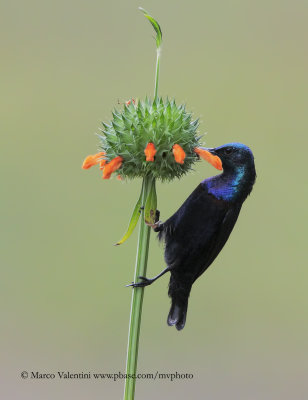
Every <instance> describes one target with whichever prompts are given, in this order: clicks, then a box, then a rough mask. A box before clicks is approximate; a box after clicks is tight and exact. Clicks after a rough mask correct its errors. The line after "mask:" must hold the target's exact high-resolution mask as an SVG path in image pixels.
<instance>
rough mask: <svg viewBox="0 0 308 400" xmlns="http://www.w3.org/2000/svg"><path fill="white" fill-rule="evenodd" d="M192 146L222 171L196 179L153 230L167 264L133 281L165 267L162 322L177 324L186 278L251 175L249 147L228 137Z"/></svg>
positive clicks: (216, 237) (215, 243)
mask: <svg viewBox="0 0 308 400" xmlns="http://www.w3.org/2000/svg"><path fill="white" fill-rule="evenodd" d="M198 150H199V151H198V152H197V153H198V154H199V155H200V156H201V157H202V158H205V159H206V160H207V161H209V162H210V163H211V164H212V165H214V166H215V167H216V168H217V169H223V172H222V174H220V175H217V176H213V177H211V178H208V179H205V180H204V181H202V182H201V183H200V184H199V185H198V186H197V188H196V189H195V190H194V191H193V192H192V193H191V195H190V196H189V197H188V198H187V199H186V200H185V202H184V203H183V205H182V206H181V207H180V208H179V209H178V211H176V213H175V214H174V215H172V216H171V217H170V218H169V219H167V221H165V222H164V223H162V222H158V223H157V224H155V225H154V226H152V227H153V228H154V230H155V231H156V232H159V239H160V240H164V242H165V261H166V264H167V268H166V269H165V270H163V271H162V272H161V273H160V274H159V275H157V276H156V277H155V278H153V279H148V278H146V277H139V278H140V279H141V280H142V282H139V283H133V284H132V286H133V287H143V286H147V285H150V284H151V283H153V282H154V281H155V280H156V279H158V278H159V277H160V276H162V275H163V274H165V273H166V272H168V271H170V273H171V277H170V282H169V292H168V294H169V296H170V297H171V300H172V303H171V309H170V312H169V315H168V320H167V323H168V325H170V326H172V325H175V326H176V328H177V329H178V330H181V329H183V328H184V326H185V321H186V313H187V305H188V297H189V294H190V291H191V287H192V284H193V283H194V282H195V280H196V279H197V278H199V276H200V275H201V274H203V272H204V271H205V270H206V269H207V268H208V267H209V266H210V265H211V264H212V262H213V261H214V260H215V258H216V257H217V255H218V254H219V253H220V251H221V249H222V248H223V246H224V244H225V243H226V241H227V240H228V238H229V235H230V233H231V231H232V229H233V227H234V225H235V223H236V220H237V218H238V215H239V212H240V210H241V207H242V204H243V202H244V201H245V199H246V198H247V196H248V195H249V194H250V192H251V190H252V187H253V184H254V182H255V179H256V171H255V165H254V157H253V154H252V152H251V150H250V149H249V147H247V146H245V145H243V144H241V143H228V144H225V145H223V146H220V147H216V148H214V149H204V148H199V149H198Z"/></svg>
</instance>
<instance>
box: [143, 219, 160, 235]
mask: <svg viewBox="0 0 308 400" xmlns="http://www.w3.org/2000/svg"><path fill="white" fill-rule="evenodd" d="M146 224H147V226H149V227H150V228H152V229H153V230H154V232H160V231H161V230H162V229H163V227H162V226H163V222H162V221H157V222H155V223H154V224H149V223H148V222H146Z"/></svg>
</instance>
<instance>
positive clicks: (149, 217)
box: [144, 179, 157, 225]
mask: <svg viewBox="0 0 308 400" xmlns="http://www.w3.org/2000/svg"><path fill="white" fill-rule="evenodd" d="M156 209H157V195H156V187H155V179H153V180H152V182H151V187H150V190H149V192H148V196H147V199H146V202H145V207H144V221H145V223H146V224H150V225H152V224H154V223H155V216H156Z"/></svg>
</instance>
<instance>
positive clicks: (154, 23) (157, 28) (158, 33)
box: [139, 7, 163, 48]
mask: <svg viewBox="0 0 308 400" xmlns="http://www.w3.org/2000/svg"><path fill="white" fill-rule="evenodd" d="M139 10H140V11H142V12H143V14H144V16H145V17H146V18H147V19H148V20H149V21H150V22H151V24H152V26H153V28H154V30H155V32H156V47H157V48H159V47H160V45H161V42H162V37H163V34H162V31H161V29H160V26H159V23H158V22H157V21H156V20H155V19H154V18H153V17H152V16H151V15H149V14H148V12H147V11H146V10H145V9H144V8H141V7H139Z"/></svg>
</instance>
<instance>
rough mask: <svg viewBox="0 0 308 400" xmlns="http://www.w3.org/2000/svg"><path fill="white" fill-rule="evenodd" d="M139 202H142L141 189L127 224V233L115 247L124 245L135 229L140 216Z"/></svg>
mask: <svg viewBox="0 0 308 400" xmlns="http://www.w3.org/2000/svg"><path fill="white" fill-rule="evenodd" d="M141 201H142V189H141V193H140V197H139V199H138V201H137V203H136V205H135V208H134V211H133V214H132V216H131V218H130V221H129V224H128V228H127V231H126V232H125V234H124V236H123V237H122V239H121V240H119V241H118V242H117V243H116V244H115V246H119V245H120V244H122V243H124V242H125V241H126V240H127V239H128V238H129V237H130V235H131V234H132V233H133V232H134V229H135V228H136V225H137V222H138V220H139V217H140V214H141V208H140V207H141Z"/></svg>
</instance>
